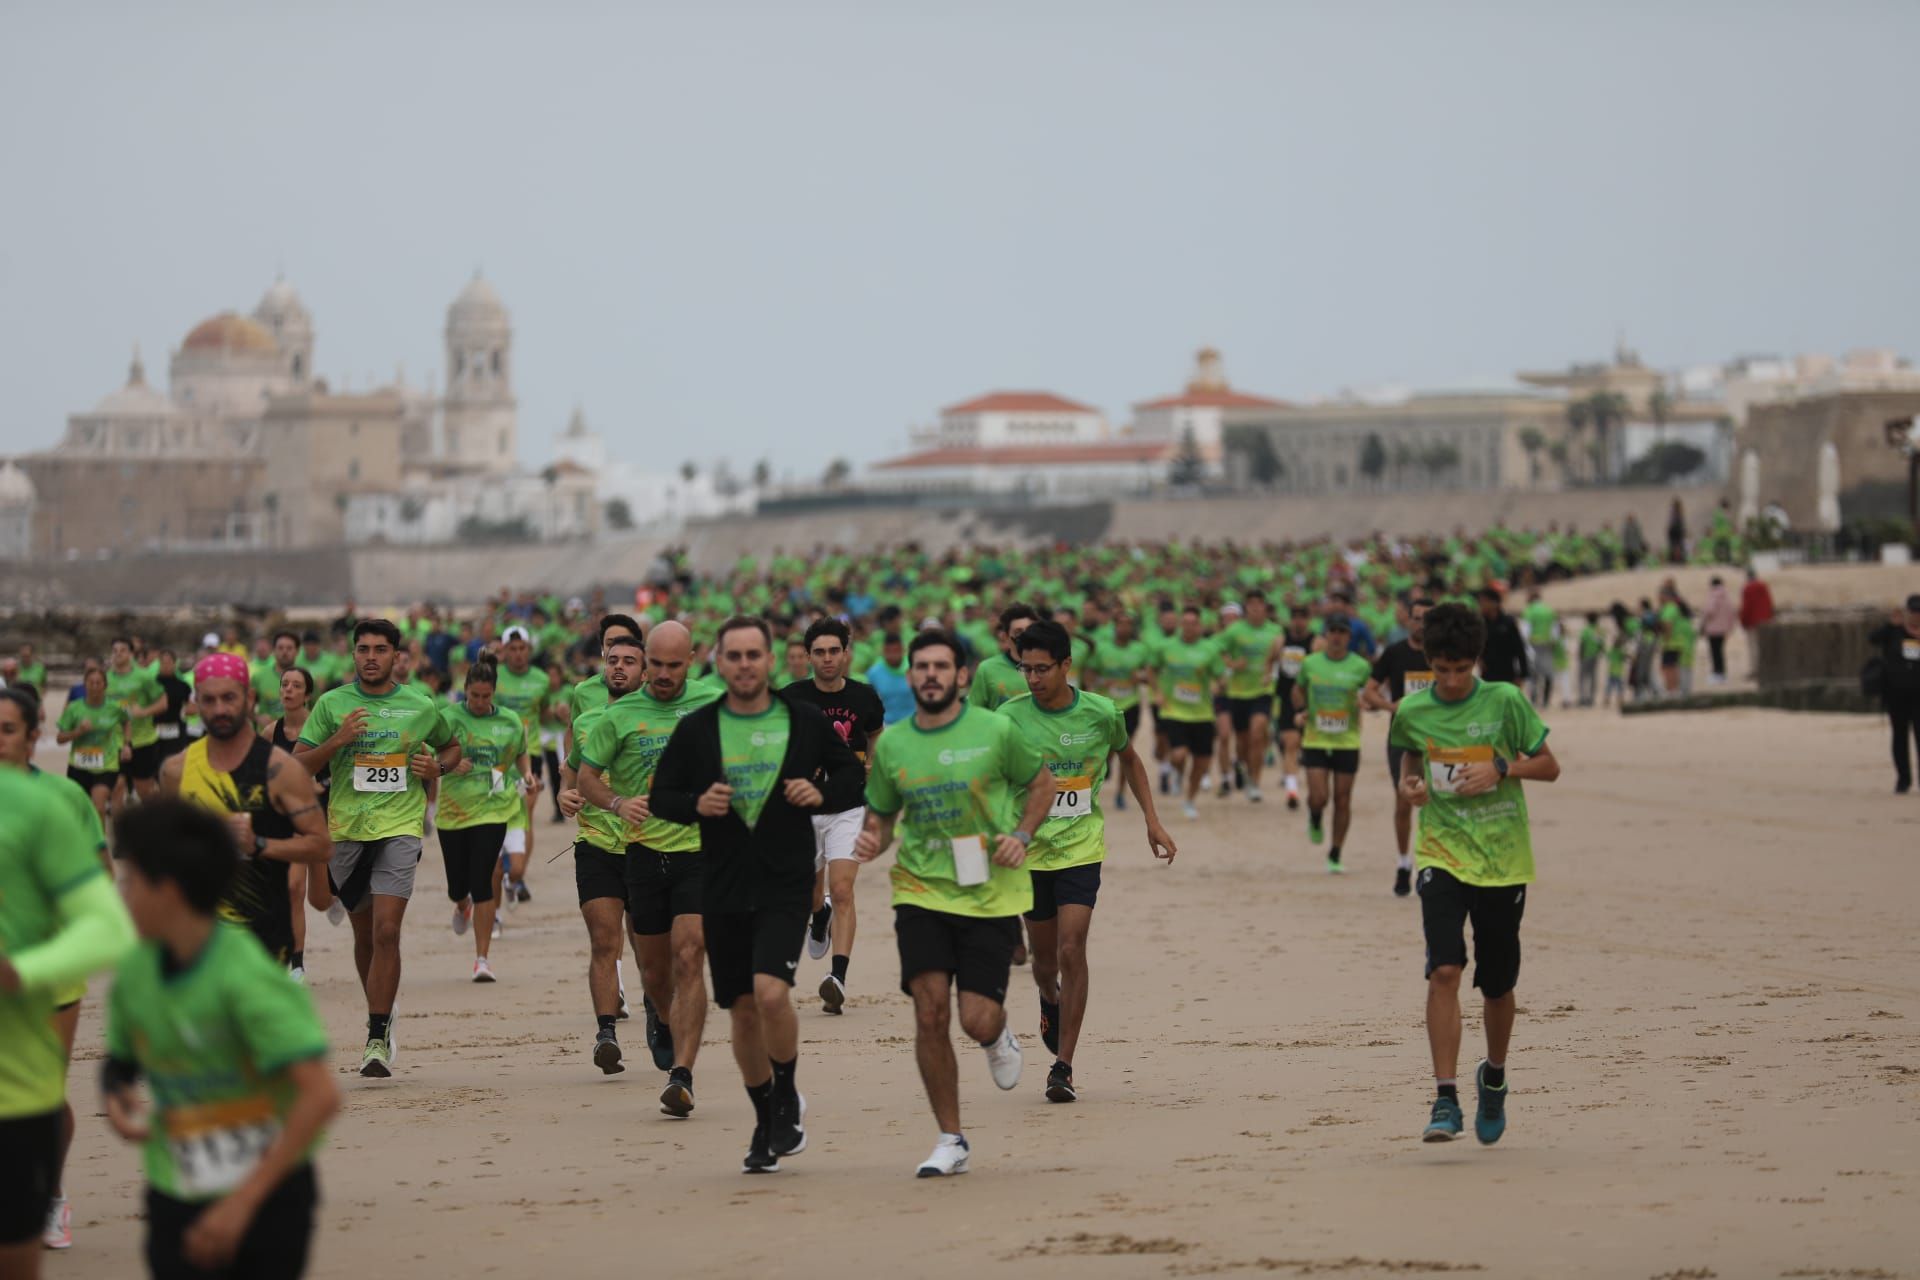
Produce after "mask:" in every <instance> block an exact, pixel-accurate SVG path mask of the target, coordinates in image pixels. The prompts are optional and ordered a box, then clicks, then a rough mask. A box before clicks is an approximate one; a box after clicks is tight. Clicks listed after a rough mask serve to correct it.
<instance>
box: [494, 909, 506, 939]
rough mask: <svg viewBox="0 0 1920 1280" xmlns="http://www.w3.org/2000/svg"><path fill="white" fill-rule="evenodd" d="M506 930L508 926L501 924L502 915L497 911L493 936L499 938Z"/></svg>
mask: <svg viewBox="0 0 1920 1280" xmlns="http://www.w3.org/2000/svg"><path fill="white" fill-rule="evenodd" d="M505 932H506V928H505V927H504V926H503V925H501V923H500V917H499V915H498V914H497V913H496V914H495V915H494V917H493V936H494V937H496V938H497V937H499V936H500V935H501V934H503V933H505Z"/></svg>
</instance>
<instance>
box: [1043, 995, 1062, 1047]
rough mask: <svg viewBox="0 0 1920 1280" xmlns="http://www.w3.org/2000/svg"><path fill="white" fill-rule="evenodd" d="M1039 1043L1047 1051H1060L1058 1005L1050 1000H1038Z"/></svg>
mask: <svg viewBox="0 0 1920 1280" xmlns="http://www.w3.org/2000/svg"><path fill="white" fill-rule="evenodd" d="M1040 1043H1041V1044H1044V1045H1046V1046H1047V1052H1048V1053H1058V1052H1060V1006H1059V1004H1057V1003H1056V1002H1054V1001H1051V1000H1042V1001H1041V1002H1040Z"/></svg>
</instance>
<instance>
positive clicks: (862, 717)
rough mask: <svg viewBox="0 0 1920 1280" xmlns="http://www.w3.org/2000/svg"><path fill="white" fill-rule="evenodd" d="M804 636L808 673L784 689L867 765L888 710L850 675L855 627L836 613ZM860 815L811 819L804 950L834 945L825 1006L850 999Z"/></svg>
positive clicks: (836, 1007) (857, 810)
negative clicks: (813, 884) (809, 911)
mask: <svg viewBox="0 0 1920 1280" xmlns="http://www.w3.org/2000/svg"><path fill="white" fill-rule="evenodd" d="M805 641H806V652H807V659H808V662H809V663H810V664H811V669H812V678H811V679H801V680H795V681H794V682H793V683H792V684H790V685H788V686H786V688H785V690H784V692H785V693H786V694H787V696H788V697H789V698H798V699H799V700H800V701H802V702H805V703H808V704H810V705H812V706H813V707H815V708H816V709H818V710H819V712H820V714H822V715H824V716H825V717H826V718H827V723H828V724H830V725H832V726H833V730H834V732H835V733H837V734H839V735H840V740H841V741H842V742H844V743H846V744H847V746H849V747H850V748H852V749H853V753H854V754H855V755H856V756H858V757H859V758H860V762H861V764H862V765H863V766H864V765H865V764H866V762H867V759H868V756H869V753H870V752H871V751H872V750H873V744H874V743H875V741H877V740H878V739H879V737H880V731H881V730H882V729H883V728H885V727H886V716H887V713H886V708H885V706H883V705H882V704H881V701H880V695H879V694H877V693H875V692H874V691H873V686H871V685H868V684H864V683H862V682H861V681H859V680H853V679H849V678H848V676H847V668H848V666H849V665H851V663H852V661H853V649H852V647H851V646H852V643H853V632H852V630H851V629H850V628H848V626H847V624H846V623H844V622H842V621H840V619H838V618H822V619H821V620H820V621H818V622H816V623H814V624H813V625H812V626H810V627H808V628H807V634H806V636H805ZM865 818H866V812H865V810H864V809H863V808H862V807H861V806H858V805H856V806H854V807H853V808H851V809H845V810H842V811H841V812H839V813H819V814H815V815H814V818H813V834H814V840H815V843H816V848H817V859H818V862H819V864H820V877H821V885H820V887H819V888H817V889H816V890H815V891H814V903H815V905H814V911H813V919H812V921H811V923H810V924H809V925H808V929H807V954H808V955H809V956H811V957H812V958H813V959H815V960H818V959H820V958H821V957H822V956H824V955H826V954H827V948H828V946H829V945H831V947H832V949H833V971H832V972H831V973H829V974H827V976H826V977H824V978H822V979H820V1004H821V1007H822V1008H824V1009H825V1010H826V1011H827V1012H828V1013H839V1012H840V1011H841V1009H842V1008H843V1007H844V1006H845V1005H846V1002H847V966H848V965H849V964H850V963H851V962H852V958H853V934H854V922H855V919H856V917H855V913H854V904H853V881H854V875H855V873H856V872H858V871H859V870H860V863H859V860H858V859H856V858H855V857H854V856H853V842H854V841H855V840H857V839H859V838H860V828H861V826H862V825H863V823H864V820H865Z"/></svg>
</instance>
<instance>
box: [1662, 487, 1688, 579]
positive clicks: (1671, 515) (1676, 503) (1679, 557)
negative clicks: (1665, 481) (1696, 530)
mask: <svg viewBox="0 0 1920 1280" xmlns="http://www.w3.org/2000/svg"><path fill="white" fill-rule="evenodd" d="M1686 562H1687V509H1686V508H1685V507H1683V506H1681V505H1680V499H1678V498H1675V499H1674V500H1673V510H1672V511H1670V512H1668V513H1667V563H1668V564H1685V563H1686Z"/></svg>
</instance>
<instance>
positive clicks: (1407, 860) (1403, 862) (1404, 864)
mask: <svg viewBox="0 0 1920 1280" xmlns="http://www.w3.org/2000/svg"><path fill="white" fill-rule="evenodd" d="M1400 869H1401V870H1402V871H1411V870H1413V855H1412V854H1410V853H1403V854H1401V855H1400Z"/></svg>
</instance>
